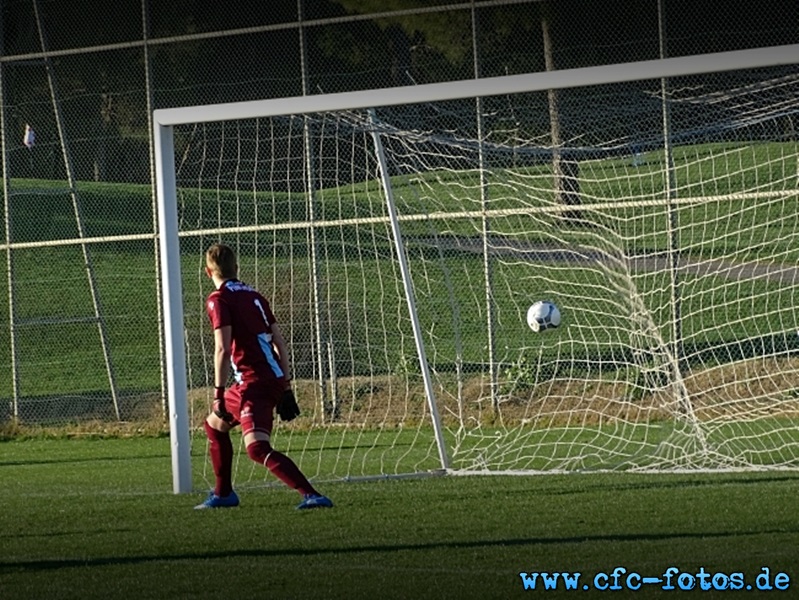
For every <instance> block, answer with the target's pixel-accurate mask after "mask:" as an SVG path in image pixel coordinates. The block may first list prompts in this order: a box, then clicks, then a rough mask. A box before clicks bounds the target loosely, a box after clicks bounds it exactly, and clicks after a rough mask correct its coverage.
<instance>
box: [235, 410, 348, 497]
mask: <svg viewBox="0 0 799 600" xmlns="http://www.w3.org/2000/svg"><path fill="white" fill-rule="evenodd" d="M273 424H274V404H273V403H272V402H265V401H264V400H263V397H261V398H260V399H258V400H256V401H254V402H250V401H248V400H247V399H246V396H245V399H244V401H243V403H242V411H241V426H242V431H243V433H244V445H245V446H246V447H247V455H248V456H249V457H250V458H251V459H252V460H253V461H255V462H257V463H258V464H261V465H264V466H265V467H266V468H267V469H269V471H270V472H271V473H272V474H273V475H274V476H275V477H277V478H278V479H279V480H280V481H282V482H283V483H285V484H286V485H287V486H288V487H290V488H292V489H294V490H297V491H298V492H299V493H300V494H301V495H302V497H303V502H302V503H301V504H300V506H298V507H297V508H318V507H319V508H329V507H332V506H333V503H332V502H331V501H330V499H328V498H326V497H325V496H323V495H321V494H320V493H319V492H317V491H316V489H315V488H314V487H313V485H311V482H310V481H308V478H307V477H305V475H304V474H303V472H302V471H300V468H299V467H298V466H297V465H296V463H295V462H294V461H293V460H291V459H290V458H289V457H288V456H286V455H285V454H283V453H282V452H279V451H278V450H275V449H274V448H272V444H271V441H270V438H271V432H272V426H273ZM306 503H307V504H308V505H307V506H303V505H304V504H306Z"/></svg>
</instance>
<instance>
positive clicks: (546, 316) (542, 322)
mask: <svg viewBox="0 0 799 600" xmlns="http://www.w3.org/2000/svg"><path fill="white" fill-rule="evenodd" d="M527 325H529V326H530V329H532V330H533V331H545V330H546V329H554V328H555V327H557V326H558V325H560V309H559V308H558V307H557V306H555V303H554V302H550V301H549V300H541V301H539V302H536V303H535V304H533V305H532V306H530V308H528V309H527Z"/></svg>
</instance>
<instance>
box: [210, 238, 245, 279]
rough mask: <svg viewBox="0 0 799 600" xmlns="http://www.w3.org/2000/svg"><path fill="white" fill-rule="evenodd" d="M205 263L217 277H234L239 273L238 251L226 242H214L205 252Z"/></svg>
mask: <svg viewBox="0 0 799 600" xmlns="http://www.w3.org/2000/svg"><path fill="white" fill-rule="evenodd" d="M205 264H206V265H207V266H208V268H209V269H211V272H212V273H213V274H214V275H216V276H217V277H224V278H226V279H232V278H234V277H236V274H237V273H238V269H239V267H238V264H237V263H236V253H235V252H233V249H232V248H231V247H230V246H227V245H225V244H213V245H212V246H211V247H210V248H208V250H206V252H205Z"/></svg>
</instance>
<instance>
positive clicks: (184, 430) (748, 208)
mask: <svg viewBox="0 0 799 600" xmlns="http://www.w3.org/2000/svg"><path fill="white" fill-rule="evenodd" d="M796 55H797V54H796V47H781V48H775V49H768V50H766V51H760V52H758V51H754V52H749V53H727V54H723V55H710V56H709V57H708V56H706V57H702V59H701V60H699V58H697V57H686V58H685V59H670V60H668V61H652V62H651V63H638V64H633V65H624V66H615V67H597V68H595V69H587V70H580V71H579V72H578V71H571V72H570V71H564V72H560V73H557V74H553V73H549V74H537V75H536V74H531V75H528V76H524V77H518V76H517V77H508V78H497V79H495V80H486V81H484V82H455V83H451V84H440V85H433V86H420V87H418V88H402V89H399V90H377V91H373V92H364V93H349V94H338V95H332V96H317V97H307V98H301V99H291V100H288V101H287V100H272V101H264V102H256V103H244V104H236V105H228V106H224V105H223V106H215V107H193V108H187V109H171V110H165V111H156V121H157V122H158V123H160V124H161V125H160V127H159V128H158V131H157V139H158V140H159V145H158V148H159V163H158V164H159V165H160V169H159V191H160V194H159V196H160V197H161V198H160V200H161V206H160V215H161V227H162V230H161V237H162V239H161V247H162V253H163V256H162V259H163V261H164V264H165V268H164V285H163V287H164V293H165V298H166V302H167V304H166V310H165V315H166V328H167V342H168V346H169V352H168V357H169V360H170V366H171V369H170V379H169V381H170V394H172V395H173V396H174V398H170V404H171V406H173V409H172V418H173V442H174V444H175V447H176V448H178V450H177V458H176V459H175V464H183V465H184V467H183V468H184V469H185V462H186V460H187V459H186V456H187V454H186V452H187V451H186V446H187V445H188V446H189V447H190V448H191V452H190V454H191V456H192V458H193V461H192V463H193V465H194V467H193V472H192V473H191V474H189V475H184V481H185V477H188V478H189V479H190V480H194V481H197V478H198V477H199V478H201V477H205V478H210V477H211V474H210V466H209V465H208V464H207V462H206V461H205V459H204V454H205V439H204V436H203V434H202V429H201V427H200V424H201V423H202V420H203V419H204V417H205V416H206V414H207V412H208V410H209V407H210V402H211V397H212V387H211V386H212V384H213V381H212V378H213V365H212V362H211V351H212V343H213V342H212V340H213V338H212V332H211V331H210V330H209V323H208V319H207V316H206V315H205V312H204V299H205V297H206V296H207V294H208V293H209V292H210V291H211V287H210V286H211V283H210V281H209V280H208V279H207V278H206V277H205V275H204V273H203V270H202V267H203V266H204V251H205V249H206V248H207V247H208V246H209V245H210V244H211V243H213V242H216V241H220V240H221V241H223V242H225V243H228V244H230V245H231V246H233V247H234V248H235V250H236V251H237V253H238V256H239V261H240V277H241V279H242V280H244V281H246V282H248V283H251V284H252V285H254V286H255V287H257V288H259V289H260V290H261V291H262V292H263V293H264V295H266V296H267V297H268V298H269V299H270V301H271V302H272V305H273V309H274V312H275V314H276V316H277V318H278V321H279V322H280V324H281V327H282V329H283V331H284V332H285V333H286V336H287V338H288V340H289V345H290V349H291V363H292V365H293V375H294V380H295V389H296V391H297V396H298V400H299V403H300V406H301V409H302V412H303V414H302V416H301V417H300V418H298V419H297V420H295V421H293V422H291V423H289V424H285V423H278V424H277V426H276V430H275V432H274V435H273V444H274V445H275V447H277V448H279V449H281V450H283V451H286V452H287V453H288V454H289V455H290V456H292V458H294V460H295V461H296V462H297V463H298V464H299V465H300V466H301V468H302V469H303V470H304V471H305V473H306V474H307V475H308V476H309V477H311V478H312V479H316V480H320V479H348V478H361V477H387V476H402V475H414V474H419V473H431V472H441V471H446V472H453V473H475V472H477V473H484V472H485V473H532V472H570V471H594V470H653V471H662V470H682V469H689V470H691V469H693V470H698V469H702V470H707V469H710V470H719V469H756V468H796V467H797V466H798V465H799V429H797V425H799V414H797V411H798V410H799V359H797V350H798V349H799V334H797V308H796V307H797V300H798V299H799V277H797V275H798V274H799V273H798V272H797V267H796V265H797V259H798V258H799V250H797V248H799V214H797V213H798V212H799V202H798V201H799V197H797V196H798V195H799V194H798V193H797V188H798V186H799V143H798V142H797V131H796V127H797V126H798V125H799V121H797V119H799V69H797V66H796V64H791V61H793V60H795V59H792V58H790V57H791V56H796ZM703 61H704V62H703ZM731 61H738V62H739V63H741V64H740V67H737V63H734V62H731ZM697 65H698V66H697ZM652 77H655V78H652ZM556 84H557V85H556ZM550 88H553V89H550ZM478 94H479V95H478ZM542 299H546V300H551V301H553V302H555V303H556V304H557V305H558V307H559V308H560V311H561V313H562V315H563V322H562V324H561V326H560V327H559V328H557V329H554V330H548V331H544V332H539V333H534V332H532V331H531V330H530V329H529V328H528V326H527V324H526V322H525V314H526V311H527V308H528V307H529V306H530V305H531V304H532V303H533V302H535V301H537V300H542ZM170 334H171V337H170ZM183 388H185V392H184V389H183ZM184 401H185V404H184ZM184 414H185V418H184ZM181 452H182V453H183V454H182V455H181ZM181 456H182V458H181ZM189 460H191V459H189ZM184 473H186V471H185V470H184ZM235 477H236V485H238V486H241V485H248V484H252V485H262V484H264V483H265V482H269V481H270V479H269V478H270V476H269V475H268V473H267V471H266V470H265V469H261V468H259V467H258V466H257V465H254V464H252V463H250V461H249V460H248V459H247V457H246V453H242V454H241V458H240V459H239V460H238V461H237V472H236V476H235ZM185 487H186V485H185V483H184V485H183V486H182V491H186V490H185ZM176 489H177V488H176Z"/></svg>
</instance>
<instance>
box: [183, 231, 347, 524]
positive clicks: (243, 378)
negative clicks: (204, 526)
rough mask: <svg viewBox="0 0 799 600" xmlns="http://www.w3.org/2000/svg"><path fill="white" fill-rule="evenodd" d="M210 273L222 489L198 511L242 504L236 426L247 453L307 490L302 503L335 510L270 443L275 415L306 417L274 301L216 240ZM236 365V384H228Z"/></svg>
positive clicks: (214, 428) (213, 419)
mask: <svg viewBox="0 0 799 600" xmlns="http://www.w3.org/2000/svg"><path fill="white" fill-rule="evenodd" d="M205 265H206V266H205V272H206V274H207V275H208V277H210V278H211V280H212V281H213V282H214V286H215V287H216V289H215V290H214V291H213V292H211V294H210V295H209V296H208V300H207V301H206V310H207V311H208V317H209V318H210V319H211V326H212V328H213V330H214V405H213V411H212V412H211V414H210V415H208V418H207V419H206V420H205V433H206V435H207V436H208V440H209V442H210V443H209V453H210V455H211V464H212V465H213V468H214V475H215V476H216V486H215V488H214V490H213V491H212V492H211V493H210V494H209V496H208V498H207V499H206V500H205V502H203V503H202V504H199V505H197V506H196V507H195V508H200V509H202V508H223V507H232V506H238V504H239V498H238V496H237V495H236V492H235V491H234V490H233V484H232V480H231V476H232V465H233V444H232V443H231V440H230V433H229V432H230V430H231V428H233V427H235V426H236V425H239V424H241V429H242V434H243V435H244V445H245V446H246V447H247V454H248V455H249V457H250V458H251V459H252V460H254V461H255V462H257V463H258V464H261V465H264V466H265V467H266V468H267V469H269V470H270V471H271V472H272V473H273V474H274V475H275V477H277V478H278V479H280V480H281V481H282V482H283V483H285V484H286V485H287V486H289V487H290V488H293V489H295V490H297V491H298V492H299V493H300V494H301V495H302V502H300V504H299V505H298V506H297V508H300V509H306V508H330V507H332V506H333V503H332V502H331V501H330V499H329V498H327V497H326V496H323V495H321V494H319V492H317V491H316V490H315V489H314V487H313V486H312V485H311V483H310V482H309V481H308V479H307V478H306V477H305V475H303V474H302V472H301V471H300V469H299V468H298V467H297V465H296V464H295V463H294V461H292V460H291V459H290V458H289V457H288V456H286V455H285V454H282V453H281V452H278V451H277V450H274V449H273V448H272V445H271V444H270V436H271V433H272V425H273V422H274V413H275V412H277V413H278V415H280V418H281V419H282V420H284V421H290V420H292V419H294V418H295V417H297V416H298V415H299V414H300V409H299V407H298V406H297V402H296V400H295V399H294V392H293V391H292V389H291V379H290V378H289V376H288V373H289V359H288V351H287V348H286V342H285V339H284V338H283V336H282V334H281V332H280V328H279V327H278V325H277V323H276V321H275V316H274V314H272V309H271V308H270V306H269V302H267V300H266V298H264V297H263V296H262V295H261V294H259V293H258V292H257V291H256V290H254V289H253V288H251V287H250V286H248V285H246V284H244V283H242V282H241V281H239V280H238V279H237V276H238V264H237V262H236V255H235V253H234V252H233V250H232V249H231V248H230V247H229V246H226V245H224V244H214V245H212V246H211V247H210V248H209V249H208V250H207V251H206V253H205ZM231 367H232V369H233V374H234V379H235V383H234V384H233V385H232V386H230V387H229V388H227V389H226V384H227V381H228V374H229V373H230V369H231Z"/></svg>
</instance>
